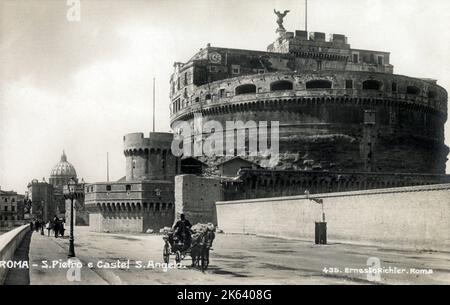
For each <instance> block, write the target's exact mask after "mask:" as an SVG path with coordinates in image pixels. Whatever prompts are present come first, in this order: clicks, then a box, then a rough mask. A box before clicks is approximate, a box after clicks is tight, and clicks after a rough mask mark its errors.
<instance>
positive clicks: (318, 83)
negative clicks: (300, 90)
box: [306, 79, 333, 89]
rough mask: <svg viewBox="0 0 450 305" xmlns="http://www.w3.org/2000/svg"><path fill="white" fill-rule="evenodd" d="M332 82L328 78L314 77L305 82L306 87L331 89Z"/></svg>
mask: <svg viewBox="0 0 450 305" xmlns="http://www.w3.org/2000/svg"><path fill="white" fill-rule="evenodd" d="M332 86H333V83H332V82H330V81H329V80H323V79H316V80H311V81H309V82H307V83H306V89H331V87H332Z"/></svg>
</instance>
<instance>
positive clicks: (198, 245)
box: [191, 230, 215, 271]
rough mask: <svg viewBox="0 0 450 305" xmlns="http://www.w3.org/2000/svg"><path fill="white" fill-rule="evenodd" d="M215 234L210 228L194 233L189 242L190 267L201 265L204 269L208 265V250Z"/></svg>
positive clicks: (203, 269)
mask: <svg viewBox="0 0 450 305" xmlns="http://www.w3.org/2000/svg"><path fill="white" fill-rule="evenodd" d="M214 238H215V234H214V232H213V231H212V230H207V231H206V232H201V233H198V234H194V235H193V236H192V243H191V258H192V267H201V269H202V271H205V270H206V269H207V268H208V265H209V250H210V249H211V246H212V243H213V241H214Z"/></svg>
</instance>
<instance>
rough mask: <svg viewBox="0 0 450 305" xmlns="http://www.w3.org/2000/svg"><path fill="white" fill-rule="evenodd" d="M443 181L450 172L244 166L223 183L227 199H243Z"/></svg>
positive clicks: (427, 183)
mask: <svg viewBox="0 0 450 305" xmlns="http://www.w3.org/2000/svg"><path fill="white" fill-rule="evenodd" d="M442 183H450V175H429V174H400V173H399V174H392V173H366V172H342V171H312V170H291V171H283V170H279V171H274V170H263V169H259V170H253V169H241V170H240V172H239V179H236V180H228V181H223V183H222V184H223V198H224V200H239V199H253V198H267V197H283V196H294V195H303V194H304V193H305V191H306V190H308V192H309V193H310V194H321V193H334V192H348V191H358V190H370V189H385V188H397V187H402V186H416V185H431V184H442Z"/></svg>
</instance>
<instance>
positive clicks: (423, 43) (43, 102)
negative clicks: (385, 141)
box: [0, 0, 450, 193]
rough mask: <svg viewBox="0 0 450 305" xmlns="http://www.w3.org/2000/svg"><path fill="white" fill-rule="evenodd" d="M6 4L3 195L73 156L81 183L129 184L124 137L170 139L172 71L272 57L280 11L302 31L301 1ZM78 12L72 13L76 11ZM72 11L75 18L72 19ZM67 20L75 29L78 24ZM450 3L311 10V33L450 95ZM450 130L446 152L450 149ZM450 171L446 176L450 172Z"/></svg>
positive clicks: (10, 0) (0, 103) (1, 73)
mask: <svg viewBox="0 0 450 305" xmlns="http://www.w3.org/2000/svg"><path fill="white" fill-rule="evenodd" d="M74 1H75V0H0V187H1V189H3V190H16V191H19V192H21V193H23V192H25V191H26V186H27V184H28V182H30V181H31V180H32V179H35V178H36V179H40V180H41V179H42V178H43V177H45V178H46V180H47V179H48V177H49V175H50V171H51V169H52V167H53V166H54V165H55V164H56V163H57V162H58V161H59V159H60V156H61V153H62V150H63V149H64V150H65V152H66V154H67V158H68V161H69V162H71V163H72V164H73V165H74V166H75V168H76V170H77V173H78V177H79V178H82V177H83V178H84V180H85V181H87V182H95V181H105V180H106V154H107V152H109V159H110V177H111V179H112V180H115V179H119V178H121V177H122V176H124V175H125V157H124V155H123V142H122V139H123V135H124V134H126V133H130V132H144V133H145V134H146V135H147V136H148V133H149V132H150V131H151V128H152V79H153V77H155V78H156V92H155V95H156V129H157V131H170V127H169V78H170V74H171V73H172V71H173V63H174V62H176V61H181V62H186V61H188V60H189V59H190V57H191V56H192V55H194V54H195V53H196V52H197V51H198V50H199V49H200V48H203V47H205V46H206V44H207V43H211V45H212V46H217V47H230V48H240V49H253V50H265V49H266V47H267V45H269V44H270V43H271V42H273V41H274V40H275V38H276V34H275V29H276V27H277V25H276V16H275V15H274V13H273V9H274V8H276V9H277V10H285V9H289V10H290V11H291V12H290V13H289V14H288V15H287V17H286V18H285V22H284V26H285V28H286V29H287V30H288V31H294V30H296V29H300V30H302V29H304V0H295V1H294V0H292V1H291V0H279V1H273V0H246V1H241V0H80V4H81V5H80V15H79V16H80V18H79V21H69V20H68V18H67V15H68V10H70V9H71V8H73V4H71V2H74ZM68 3H69V5H68ZM69 12H72V11H69ZM69 19H70V18H69ZM449 25H450V1H448V0H428V1H423V0H395V1H392V0H309V1H308V30H309V31H318V32H325V33H336V34H345V35H347V36H348V39H349V43H350V44H351V46H352V47H353V48H359V49H374V50H380V51H389V52H391V63H392V64H393V65H394V73H396V74H403V75H408V76H414V77H427V78H433V79H437V80H438V84H440V85H441V86H443V87H444V88H446V89H447V90H448V89H450V61H449V60H448V55H449V54H450V37H449V35H450V34H449ZM449 139H450V127H449V124H447V125H446V144H447V145H450V141H449ZM449 169H450V166H449V165H448V166H447V172H448V170H449Z"/></svg>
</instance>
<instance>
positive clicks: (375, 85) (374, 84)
mask: <svg viewBox="0 0 450 305" xmlns="http://www.w3.org/2000/svg"><path fill="white" fill-rule="evenodd" d="M380 89H381V83H380V82H379V81H377V80H372V79H371V80H366V81H364V82H363V90H380Z"/></svg>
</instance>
